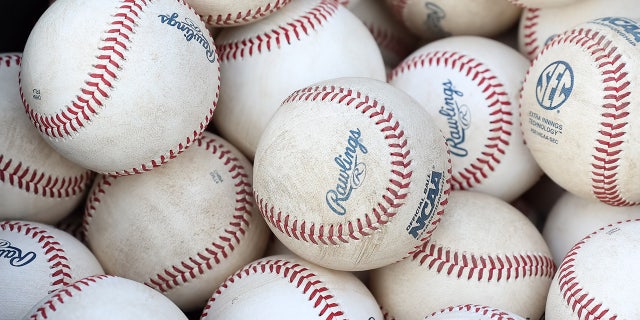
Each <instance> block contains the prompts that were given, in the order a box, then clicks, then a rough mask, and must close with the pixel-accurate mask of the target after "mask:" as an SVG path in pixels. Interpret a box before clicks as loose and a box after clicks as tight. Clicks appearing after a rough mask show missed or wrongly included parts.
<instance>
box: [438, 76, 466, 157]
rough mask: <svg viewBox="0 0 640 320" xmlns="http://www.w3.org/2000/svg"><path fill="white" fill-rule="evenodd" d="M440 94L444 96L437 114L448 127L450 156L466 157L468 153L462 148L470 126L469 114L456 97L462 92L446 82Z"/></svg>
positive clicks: (460, 95) (461, 94) (462, 94)
mask: <svg viewBox="0 0 640 320" xmlns="http://www.w3.org/2000/svg"><path fill="white" fill-rule="evenodd" d="M442 85H443V89H442V93H443V94H444V105H443V106H441V107H440V111H439V112H438V113H439V114H440V115H442V116H444V117H445V118H446V119H447V125H448V127H449V135H448V137H447V139H446V140H447V145H448V146H449V151H450V152H451V154H452V155H455V156H458V157H466V156H467V155H468V154H469V151H468V150H467V149H466V148H465V147H464V146H463V144H464V142H465V140H466V133H465V131H466V130H467V129H469V126H470V125H471V112H470V111H469V108H468V107H467V106H466V105H464V104H462V105H461V104H459V103H458V101H457V100H456V97H463V96H464V93H462V91H459V90H456V88H455V87H454V86H453V83H452V82H451V80H447V81H446V82H444V83H443V84H442Z"/></svg>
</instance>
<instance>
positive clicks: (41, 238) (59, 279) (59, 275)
mask: <svg viewBox="0 0 640 320" xmlns="http://www.w3.org/2000/svg"><path fill="white" fill-rule="evenodd" d="M0 230H2V231H9V232H15V233H20V234H23V235H24V236H26V237H28V238H31V239H32V240H35V241H37V243H38V244H39V245H40V248H41V249H42V251H43V252H44V255H45V257H46V262H47V263H48V264H49V269H50V270H51V271H50V274H49V278H50V281H51V282H50V284H49V288H48V292H47V293H51V292H53V291H56V290H58V289H59V288H62V287H64V286H67V285H69V283H71V281H72V277H71V267H70V266H69V259H68V258H67V256H66V253H65V251H64V249H63V248H62V246H61V245H60V242H58V241H57V240H56V238H55V237H54V236H52V235H50V234H49V233H48V232H47V231H46V230H44V229H42V228H40V227H37V226H34V225H31V224H29V223H25V222H20V221H4V222H2V223H0Z"/></svg>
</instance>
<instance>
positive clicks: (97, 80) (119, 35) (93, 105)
mask: <svg viewBox="0 0 640 320" xmlns="http://www.w3.org/2000/svg"><path fill="white" fill-rule="evenodd" d="M152 1H153V0H122V4H121V5H120V7H119V8H118V9H117V11H116V13H115V14H113V17H114V21H112V22H111V29H109V30H107V31H105V35H104V39H103V40H102V44H101V46H100V47H99V50H100V52H99V53H98V54H97V56H96V59H97V61H96V63H95V64H94V66H93V70H92V71H91V72H89V78H88V79H87V80H85V87H83V88H80V94H79V95H77V96H76V97H75V100H73V101H71V102H70V105H68V106H65V107H64V109H62V110H61V111H60V112H58V113H56V114H53V115H43V114H40V113H38V112H37V111H36V110H34V109H32V108H31V106H30V105H29V103H28V102H27V100H26V98H25V95H24V92H23V90H22V79H21V78H19V80H18V82H19V84H20V97H21V99H22V103H23V104H24V107H25V110H26V112H27V113H28V114H29V117H30V118H31V121H32V122H33V124H34V125H35V126H36V128H38V130H40V132H42V133H43V134H45V135H47V136H49V137H52V138H65V137H68V136H71V135H72V134H73V133H74V132H77V131H78V130H79V129H81V128H82V127H84V126H85V124H87V123H88V122H90V121H91V118H92V116H94V115H96V114H97V113H98V110H99V109H101V108H102V107H103V101H104V100H106V99H109V92H110V91H111V90H112V89H113V85H112V82H113V81H115V80H117V79H118V75H117V72H118V71H119V70H120V69H121V68H122V64H123V63H124V61H125V60H126V59H125V52H126V51H127V50H128V47H127V46H128V45H127V44H128V43H130V42H131V41H130V39H129V37H130V36H131V35H132V34H134V33H135V31H134V28H135V27H137V26H138V23H137V21H138V20H139V19H140V13H141V12H142V11H143V7H144V6H147V5H148V3H150V2H152ZM176 1H177V2H179V3H181V4H182V5H185V6H187V7H188V8H189V9H190V10H192V11H193V9H192V8H191V7H190V6H189V5H188V4H187V3H186V2H185V1H184V0H176ZM193 12H194V14H195V11H193ZM219 68H220V67H219V66H218V70H219ZM218 74H219V72H218ZM219 80H220V76H219V75H218V90H217V91H216V97H215V99H214V101H213V103H212V106H211V107H210V108H209V113H208V115H206V116H205V119H204V120H203V121H202V122H200V124H199V127H198V129H197V130H194V131H193V134H192V135H191V136H187V137H186V140H185V141H183V142H182V143H180V144H179V145H178V146H177V150H169V151H168V152H167V153H165V154H163V155H160V157H158V158H157V159H152V160H150V161H149V162H147V163H143V164H141V165H140V166H139V167H138V168H130V169H125V170H121V171H113V172H103V173H104V174H108V175H132V174H139V173H143V172H147V171H149V170H152V169H153V168H157V167H159V166H161V165H163V164H165V163H167V162H168V161H169V160H171V159H173V158H175V157H176V156H178V155H179V154H181V153H182V152H184V150H186V149H187V148H188V147H189V145H190V144H191V143H192V142H193V141H194V140H195V139H196V138H198V137H199V136H200V135H201V133H202V131H204V130H205V129H206V127H207V125H208V123H209V121H210V119H211V117H212V116H213V112H214V110H215V109H216V105H217V100H218V94H219V89H220V84H219V83H220V81H219Z"/></svg>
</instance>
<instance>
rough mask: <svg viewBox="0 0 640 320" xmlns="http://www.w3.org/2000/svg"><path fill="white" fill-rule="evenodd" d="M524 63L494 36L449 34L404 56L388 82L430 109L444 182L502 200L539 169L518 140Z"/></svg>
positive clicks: (526, 186) (520, 189) (524, 185)
mask: <svg viewBox="0 0 640 320" xmlns="http://www.w3.org/2000/svg"><path fill="white" fill-rule="evenodd" d="M528 66H529V61H528V60H527V59H526V58H525V57H523V56H522V55H521V54H520V53H518V51H516V50H515V49H512V48H510V47H508V46H506V45H504V44H502V43H500V42H498V41H496V40H492V39H488V38H482V37H477V36H453V37H448V38H445V39H441V40H437V41H434V42H431V43H429V44H427V45H425V46H423V47H421V48H420V49H418V50H416V51H415V52H413V53H412V54H411V55H410V56H408V57H407V58H406V59H404V61H402V63H400V65H398V66H397V67H396V68H395V69H394V70H393V71H392V72H391V76H390V78H389V83H390V84H392V85H393V86H394V87H396V88H399V89H401V90H403V91H405V92H407V93H408V94H409V95H410V96H412V97H413V98H414V99H416V100H417V101H418V102H420V104H421V105H422V106H423V107H424V108H425V109H426V110H427V111H428V112H429V113H430V114H431V117H432V118H433V119H434V121H435V124H437V126H438V128H440V130H441V131H442V132H443V133H444V136H445V138H446V140H447V145H448V146H449V151H450V152H451V162H452V166H453V168H452V176H451V186H452V188H453V189H454V190H474V191H479V192H484V193H488V194H491V195H494V196H496V197H499V198H501V199H503V200H505V201H507V202H509V201H512V200H514V199H515V198H517V197H518V196H520V195H521V194H522V193H524V192H525V191H527V190H528V189H529V188H531V186H533V185H534V184H535V182H536V181H537V180H538V179H539V178H540V176H541V175H542V171H541V170H540V168H539V167H538V165H537V164H536V162H535V160H534V159H533V157H532V156H531V153H530V152H529V150H528V149H527V147H526V146H525V145H524V142H523V139H522V132H521V130H520V123H519V116H518V99H519V93H520V89H521V88H522V80H523V79H524V76H525V73H526V71H527V68H528Z"/></svg>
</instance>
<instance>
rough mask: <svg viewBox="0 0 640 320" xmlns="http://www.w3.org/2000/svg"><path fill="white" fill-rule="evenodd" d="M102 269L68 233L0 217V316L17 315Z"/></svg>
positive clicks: (90, 254) (21, 315) (99, 272)
mask: <svg viewBox="0 0 640 320" xmlns="http://www.w3.org/2000/svg"><path fill="white" fill-rule="evenodd" d="M102 273H104V270H103V269H102V267H101V266H100V264H99V263H98V260H96V258H95V257H94V255H93V254H92V253H91V251H89V249H87V247H85V246H84V245H83V244H82V243H81V242H80V241H78V240H77V239H76V238H74V237H72V236H71V235H69V234H67V233H65V232H63V231H60V230H58V229H56V228H54V227H52V226H49V225H45V224H42V223H36V222H26V221H15V220H14V221H11V220H6V221H0V288H2V290H0V319H21V318H22V317H23V316H24V315H25V313H26V312H27V311H29V309H30V308H31V307H32V306H33V305H34V304H35V303H37V302H38V301H40V299H42V298H44V297H46V296H47V295H48V294H49V293H51V292H53V291H56V290H58V289H61V288H63V287H64V286H66V285H69V284H71V283H72V282H74V281H76V280H80V279H82V278H84V277H87V276H91V275H96V274H102Z"/></svg>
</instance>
